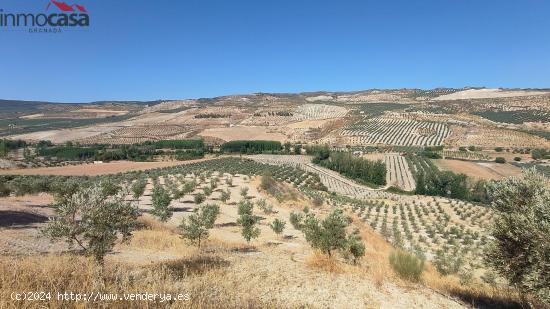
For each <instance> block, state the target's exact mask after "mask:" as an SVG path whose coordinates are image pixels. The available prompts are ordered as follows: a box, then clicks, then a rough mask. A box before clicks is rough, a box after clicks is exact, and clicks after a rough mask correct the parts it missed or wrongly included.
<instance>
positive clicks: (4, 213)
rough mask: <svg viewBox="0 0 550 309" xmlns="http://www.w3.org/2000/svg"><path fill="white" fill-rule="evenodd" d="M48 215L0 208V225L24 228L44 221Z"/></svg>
mask: <svg viewBox="0 0 550 309" xmlns="http://www.w3.org/2000/svg"><path fill="white" fill-rule="evenodd" d="M46 221H48V217H46V216H43V215H38V214H33V213H28V212H23V211H13V210H0V227H7V228H24V227H28V226H29V225H32V224H35V223H44V222H46Z"/></svg>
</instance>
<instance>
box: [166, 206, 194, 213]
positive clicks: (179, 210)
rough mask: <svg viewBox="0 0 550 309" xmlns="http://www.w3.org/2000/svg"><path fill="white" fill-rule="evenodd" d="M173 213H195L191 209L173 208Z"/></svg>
mask: <svg viewBox="0 0 550 309" xmlns="http://www.w3.org/2000/svg"><path fill="white" fill-rule="evenodd" d="M171 209H172V211H173V212H193V208H191V207H171Z"/></svg>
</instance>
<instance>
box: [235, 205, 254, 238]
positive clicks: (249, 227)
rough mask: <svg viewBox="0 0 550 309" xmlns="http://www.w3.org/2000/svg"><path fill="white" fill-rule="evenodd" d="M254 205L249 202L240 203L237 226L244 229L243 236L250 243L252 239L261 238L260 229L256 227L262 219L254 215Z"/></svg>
mask: <svg viewBox="0 0 550 309" xmlns="http://www.w3.org/2000/svg"><path fill="white" fill-rule="evenodd" d="M253 209H254V204H252V202H250V201H248V200H242V201H241V202H240V203H239V218H238V219H237V224H239V225H240V226H241V227H242V230H241V235H242V236H243V238H244V239H245V240H246V242H248V243H250V240H251V239H254V238H257V237H258V236H260V228H258V227H257V226H256V224H257V223H258V221H260V218H259V217H258V216H255V215H254V214H253Z"/></svg>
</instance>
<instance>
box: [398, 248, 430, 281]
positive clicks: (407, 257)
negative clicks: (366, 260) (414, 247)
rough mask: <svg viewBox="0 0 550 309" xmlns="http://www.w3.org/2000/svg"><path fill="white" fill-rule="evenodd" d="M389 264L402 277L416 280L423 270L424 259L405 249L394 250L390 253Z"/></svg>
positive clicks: (420, 276) (418, 279)
mask: <svg viewBox="0 0 550 309" xmlns="http://www.w3.org/2000/svg"><path fill="white" fill-rule="evenodd" d="M390 265H391V267H392V268H393V270H394V271H395V272H396V273H397V274H398V275H399V276H400V277H401V278H403V279H406V280H409V281H415V282H418V281H420V279H421V278H422V272H423V271H424V261H423V260H421V259H419V258H418V257H416V256H415V255H414V254H411V253H408V252H405V251H401V250H398V251H394V252H392V254H390Z"/></svg>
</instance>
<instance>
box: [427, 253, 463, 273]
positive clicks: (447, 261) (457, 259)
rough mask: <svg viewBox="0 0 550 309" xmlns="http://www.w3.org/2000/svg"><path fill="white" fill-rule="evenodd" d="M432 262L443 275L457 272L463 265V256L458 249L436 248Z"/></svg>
mask: <svg viewBox="0 0 550 309" xmlns="http://www.w3.org/2000/svg"><path fill="white" fill-rule="evenodd" d="M433 264H434V266H435V268H436V269H437V271H438V272H439V273H440V274H442V275H443V276H447V275H452V274H456V273H458V272H459V271H460V270H461V268H462V266H463V265H464V258H463V256H462V254H460V252H458V250H456V249H455V250H452V251H450V250H447V249H442V250H438V251H437V252H436V254H435V257H434V260H433Z"/></svg>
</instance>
